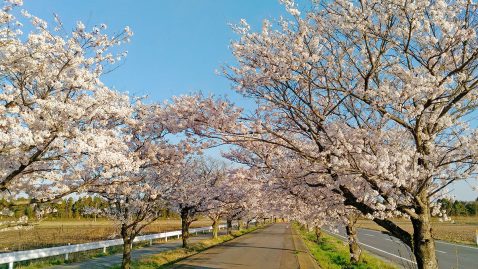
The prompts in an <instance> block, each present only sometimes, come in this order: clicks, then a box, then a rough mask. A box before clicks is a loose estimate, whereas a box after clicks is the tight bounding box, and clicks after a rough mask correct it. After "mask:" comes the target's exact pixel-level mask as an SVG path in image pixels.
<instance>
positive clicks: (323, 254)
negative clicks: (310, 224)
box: [295, 224, 398, 269]
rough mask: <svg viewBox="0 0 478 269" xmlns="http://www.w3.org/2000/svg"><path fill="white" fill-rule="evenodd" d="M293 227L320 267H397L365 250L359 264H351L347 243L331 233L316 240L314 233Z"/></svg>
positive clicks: (394, 268)
mask: <svg viewBox="0 0 478 269" xmlns="http://www.w3.org/2000/svg"><path fill="white" fill-rule="evenodd" d="M295 228H296V229H297V230H298V232H299V234H300V235H301V236H302V238H303V239H304V241H305V244H306V246H307V248H308V249H309V251H310V253H311V254H312V256H314V258H315V259H316V260H317V262H318V263H319V265H320V267H321V268H322V269H397V268H398V267H397V266H395V265H393V264H391V263H390V262H387V261H384V260H382V259H380V258H378V257H376V256H374V255H372V254H370V253H368V252H367V251H365V250H363V251H362V257H361V261H360V262H359V264H355V265H354V264H351V263H350V259H349V250H348V245H346V244H345V243H344V242H343V241H342V240H339V239H337V238H335V237H333V236H331V235H328V234H324V233H323V234H322V237H321V239H320V240H319V242H316V241H315V240H316V237H315V234H314V233H312V232H308V231H306V230H305V229H303V228H301V227H300V226H299V225H297V224H295Z"/></svg>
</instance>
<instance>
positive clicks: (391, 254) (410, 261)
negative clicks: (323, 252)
mask: <svg viewBox="0 0 478 269" xmlns="http://www.w3.org/2000/svg"><path fill="white" fill-rule="evenodd" d="M328 232H329V233H332V232H330V231H328ZM332 234H335V235H337V236H340V237H342V238H343V239H345V240H347V238H346V237H345V236H342V235H340V234H336V233H332ZM358 243H359V244H360V245H363V246H366V247H369V248H372V249H375V250H377V251H380V252H383V253H386V254H388V255H390V256H393V257H396V258H399V259H402V260H404V261H407V262H409V263H413V264H417V263H416V262H414V261H412V260H409V259H406V258H403V257H400V256H398V255H395V254H393V253H390V252H387V251H385V250H381V249H379V248H376V247H372V246H369V245H367V244H364V243H361V242H358Z"/></svg>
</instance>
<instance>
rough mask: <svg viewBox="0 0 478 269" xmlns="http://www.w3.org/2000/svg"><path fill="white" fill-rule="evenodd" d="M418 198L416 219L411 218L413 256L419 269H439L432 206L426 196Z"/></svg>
mask: <svg viewBox="0 0 478 269" xmlns="http://www.w3.org/2000/svg"><path fill="white" fill-rule="evenodd" d="M421 196H423V198H420V197H417V198H416V199H417V200H418V203H419V204H420V206H418V207H417V208H415V213H416V215H417V216H416V217H414V218H411V221H412V226H413V254H415V259H416V262H417V267H418V269H438V262H437V257H436V253H435V240H433V235H432V226H431V222H430V206H429V204H428V199H427V198H426V195H425V194H424V195H421Z"/></svg>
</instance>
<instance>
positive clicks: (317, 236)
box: [315, 226, 322, 243]
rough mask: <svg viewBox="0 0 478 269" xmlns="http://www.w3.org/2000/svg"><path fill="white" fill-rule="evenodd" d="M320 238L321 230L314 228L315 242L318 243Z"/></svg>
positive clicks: (317, 227)
mask: <svg viewBox="0 0 478 269" xmlns="http://www.w3.org/2000/svg"><path fill="white" fill-rule="evenodd" d="M321 236H322V230H321V229H320V227H319V226H315V241H316V242H317V243H319V241H320V237H321Z"/></svg>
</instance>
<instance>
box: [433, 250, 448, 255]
mask: <svg viewBox="0 0 478 269" xmlns="http://www.w3.org/2000/svg"><path fill="white" fill-rule="evenodd" d="M435 251H436V252H440V253H445V254H446V252H445V251H441V250H438V249H435Z"/></svg>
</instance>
